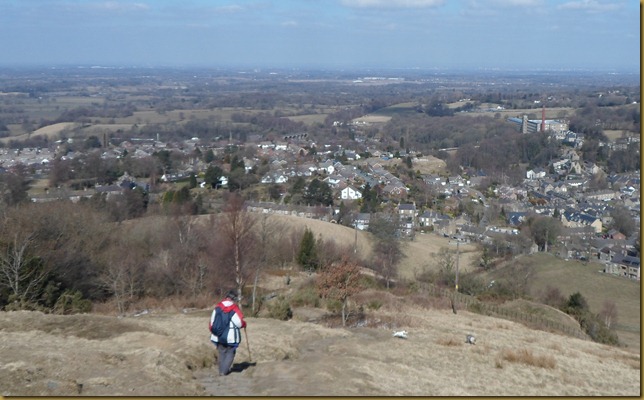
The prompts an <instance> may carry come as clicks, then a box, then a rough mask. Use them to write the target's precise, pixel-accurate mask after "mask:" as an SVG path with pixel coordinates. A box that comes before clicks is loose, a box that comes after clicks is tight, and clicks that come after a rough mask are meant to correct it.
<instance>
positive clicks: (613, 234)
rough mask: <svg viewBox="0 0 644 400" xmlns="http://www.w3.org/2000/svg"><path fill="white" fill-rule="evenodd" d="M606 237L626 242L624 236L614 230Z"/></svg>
mask: <svg viewBox="0 0 644 400" xmlns="http://www.w3.org/2000/svg"><path fill="white" fill-rule="evenodd" d="M608 237H609V238H611V239H613V240H626V235H624V234H623V233H621V232H620V231H618V230H615V229H611V230H609V231H608Z"/></svg>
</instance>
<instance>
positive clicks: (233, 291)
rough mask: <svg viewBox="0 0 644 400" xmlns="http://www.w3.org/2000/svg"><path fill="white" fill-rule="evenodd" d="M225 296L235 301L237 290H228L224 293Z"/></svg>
mask: <svg viewBox="0 0 644 400" xmlns="http://www.w3.org/2000/svg"><path fill="white" fill-rule="evenodd" d="M226 298H227V299H231V300H232V301H237V291H235V290H229V291H228V293H226Z"/></svg>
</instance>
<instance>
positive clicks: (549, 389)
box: [0, 307, 640, 396]
mask: <svg viewBox="0 0 644 400" xmlns="http://www.w3.org/2000/svg"><path fill="white" fill-rule="evenodd" d="M209 314H210V312H209V310H195V311H191V312H181V311H178V312H163V313H161V312H155V311H154V310H151V311H150V312H148V313H146V314H140V315H139V316H136V317H135V316H128V317H124V318H118V317H112V316H101V315H72V316H58V315H46V314H42V313H39V312H27V311H21V312H2V313H0V394H1V395H3V396H75V395H81V396H324V395H328V396H352V395H356V396H386V395H394V396H638V395H639V394H640V358H639V355H636V354H632V353H629V352H626V351H624V350H622V349H618V348H613V347H609V346H604V345H599V344H596V343H592V342H589V341H585V340H581V339H575V338H570V337H567V336H562V335H557V334H551V333H547V332H543V331H536V330H531V329H529V328H527V327H525V326H523V325H521V324H518V323H514V322H511V321H505V320H501V319H496V318H491V317H486V316H482V315H478V314H472V313H469V312H466V311H459V313H458V314H456V315H455V314H453V313H452V312H451V310H447V309H444V310H443V309H439V310H436V309H429V310H427V309H419V308H413V307H406V308H405V309H403V310H398V311H396V310H379V312H378V314H376V315H374V316H372V320H371V322H370V324H369V326H370V327H366V326H365V327H355V328H346V329H345V328H341V327H340V328H330V327H326V326H322V325H320V324H315V323H310V322H302V321H296V320H290V321H277V320H273V319H268V318H248V328H247V333H248V342H243V343H242V345H241V347H240V348H239V350H238V353H237V357H236V360H235V367H234V371H233V373H232V374H231V375H228V376H225V377H219V376H216V375H217V373H216V371H217V369H216V366H215V364H214V363H215V354H216V350H215V347H214V346H213V345H212V344H211V343H210V342H209V335H208V331H207V326H208V318H209ZM385 314H388V315H389V318H387V315H385ZM400 314H402V317H401V316H400ZM391 315H398V319H396V320H394V319H391ZM379 318H381V321H380V322H379ZM385 321H389V322H385ZM391 321H398V324H399V325H398V326H397V327H396V328H399V329H405V330H407V331H408V332H409V334H408V338H407V339H399V338H395V337H393V335H392V333H393V328H394V327H393V326H391V325H389V324H390V323H391ZM467 334H474V335H475V336H476V338H477V340H476V345H469V344H466V343H465V337H466V335H467ZM248 348H250V354H249V353H248Z"/></svg>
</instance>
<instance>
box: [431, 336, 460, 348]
mask: <svg viewBox="0 0 644 400" xmlns="http://www.w3.org/2000/svg"><path fill="white" fill-rule="evenodd" d="M436 343H438V344H440V345H441V346H461V345H463V343H462V342H460V341H458V340H456V339H454V338H451V337H450V338H438V339H437V340H436Z"/></svg>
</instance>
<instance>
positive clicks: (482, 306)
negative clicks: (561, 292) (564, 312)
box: [421, 284, 588, 339]
mask: <svg viewBox="0 0 644 400" xmlns="http://www.w3.org/2000/svg"><path fill="white" fill-rule="evenodd" d="M421 289H422V290H424V291H425V292H427V293H428V294H429V295H432V296H435V297H443V298H448V299H450V301H451V303H452V304H453V307H455V310H459V309H466V310H467V311H470V312H474V313H477V314H482V315H488V316H494V317H499V318H503V319H507V320H510V321H514V322H520V323H523V324H524V325H527V326H529V327H531V328H535V329H540V330H545V331H549V332H559V333H563V334H566V335H568V336H573V337H576V338H578V339H588V336H587V335H586V334H585V333H583V332H582V331H581V330H580V329H579V328H575V327H572V326H570V325H566V324H563V323H561V322H557V321H553V320H552V319H550V318H545V317H543V316H541V315H537V314H534V313H528V312H524V311H521V310H516V309H509V308H504V307H501V306H499V305H498V304H491V303H485V302H482V301H479V300H477V299H476V298H474V297H472V296H469V295H466V294H463V293H459V292H455V291H454V290H453V289H446V288H442V287H438V286H435V285H432V284H423V285H421Z"/></svg>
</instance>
